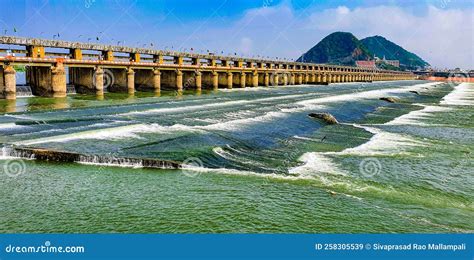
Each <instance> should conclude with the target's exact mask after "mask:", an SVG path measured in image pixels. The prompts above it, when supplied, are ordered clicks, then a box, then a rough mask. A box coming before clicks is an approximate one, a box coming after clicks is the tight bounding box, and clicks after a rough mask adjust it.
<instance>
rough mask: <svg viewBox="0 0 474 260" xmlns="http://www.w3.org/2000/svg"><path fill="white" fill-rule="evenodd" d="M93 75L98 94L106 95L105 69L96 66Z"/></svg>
mask: <svg viewBox="0 0 474 260" xmlns="http://www.w3.org/2000/svg"><path fill="white" fill-rule="evenodd" d="M93 77H94V78H93V84H92V85H93V86H95V93H96V95H99V96H100V95H104V69H102V68H101V67H97V68H95V71H94V75H93ZM76 91H77V89H76Z"/></svg>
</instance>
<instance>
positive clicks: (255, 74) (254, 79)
mask: <svg viewBox="0 0 474 260" xmlns="http://www.w3.org/2000/svg"><path fill="white" fill-rule="evenodd" d="M252 86H253V87H258V72H257V71H254V72H253V74H252Z"/></svg>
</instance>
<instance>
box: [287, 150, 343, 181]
mask: <svg viewBox="0 0 474 260" xmlns="http://www.w3.org/2000/svg"><path fill="white" fill-rule="evenodd" d="M299 160H300V161H303V162H305V164H304V165H302V166H298V167H294V168H291V169H289V173H290V174H293V175H302V176H314V175H321V174H336V175H343V176H346V173H344V172H343V171H341V170H340V169H339V168H338V167H337V166H336V164H335V163H333V162H332V161H331V159H330V158H328V157H326V156H325V153H305V154H303V156H301V157H300V158H299Z"/></svg>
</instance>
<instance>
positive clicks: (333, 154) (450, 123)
mask: <svg viewBox="0 0 474 260" xmlns="http://www.w3.org/2000/svg"><path fill="white" fill-rule="evenodd" d="M410 91H412V92H410ZM380 97H395V98H397V99H398V102H396V103H389V102H385V101H382V100H379V98H380ZM473 105H474V85H473V84H467V83H463V84H447V83H437V82H424V81H400V82H376V83H345V84H331V85H330V86H287V87H278V88H262V87H259V88H246V89H233V90H219V91H217V92H216V91H203V92H202V93H196V92H194V91H185V92H184V93H183V94H181V93H174V92H162V93H161V94H160V96H158V94H153V93H137V94H136V95H134V96H133V95H132V96H130V95H127V94H114V93H106V94H105V96H104V97H95V96H88V95H81V94H76V95H70V96H68V97H67V98H64V99H52V98H51V99H48V98H37V97H24V98H19V99H17V100H16V101H5V100H4V101H0V110H1V111H2V112H3V115H1V116H0V142H1V143H3V145H4V148H3V155H2V157H0V163H1V164H2V165H1V168H0V171H1V172H0V196H1V199H0V201H1V203H0V212H1V214H0V231H1V232H80V233H94V232H129V233H142V232H166V233H168V232H171V233H195V232H199V233H214V232H232V233H241V232H244V233H262V232H265V233H275V232H284V233H288V232H290V233H293V232H297V233H320V232H331V233H333V232H335V233H357V232H364V233H367V232H369V233H386V232H473V231H474V222H473V221H472V219H474V203H473V201H474V200H473V199H474V192H473V191H474V189H473V187H474V185H473V184H474V178H473V177H474V163H473V162H474V160H472V157H473V149H474V120H473V119H474V110H473ZM311 112H329V113H331V114H332V115H334V116H335V117H336V118H337V119H338V121H339V122H340V124H338V125H326V124H324V123H323V122H321V121H318V120H316V119H313V118H310V117H308V116H307V115H308V113H311ZM12 146H13V147H34V148H45V149H51V150H59V151H67V152H73V153H78V154H81V155H83V156H81V159H80V160H79V161H78V162H75V163H66V162H64V163H59V162H44V161H38V160H33V159H29V158H16V157H12V152H11V151H12V149H11V147H12ZM97 158H101V159H100V160H99V159H97ZM118 158H133V160H126V161H123V160H122V159H118ZM141 159H159V160H173V161H178V162H183V163H184V168H182V169H174V170H173V169H147V168H143V167H141V166H142V163H141Z"/></svg>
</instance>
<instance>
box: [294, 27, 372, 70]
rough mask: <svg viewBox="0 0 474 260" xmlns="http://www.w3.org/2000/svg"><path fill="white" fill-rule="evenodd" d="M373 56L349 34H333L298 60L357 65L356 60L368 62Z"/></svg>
mask: <svg viewBox="0 0 474 260" xmlns="http://www.w3.org/2000/svg"><path fill="white" fill-rule="evenodd" d="M371 57H372V54H371V53H370V52H369V51H368V50H367V48H366V47H365V46H364V45H363V44H362V43H361V42H360V41H359V40H358V39H357V38H356V37H355V36H354V35H352V33H348V32H335V33H331V34H329V35H328V36H326V37H325V38H324V39H322V40H321V41H320V42H319V43H318V44H316V45H315V46H314V47H313V48H311V49H310V50H309V51H308V52H306V53H305V54H303V55H302V56H301V57H299V58H298V60H297V61H298V62H314V63H329V64H340V65H355V61H356V60H368V59H370V58H371Z"/></svg>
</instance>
